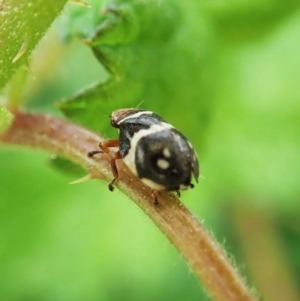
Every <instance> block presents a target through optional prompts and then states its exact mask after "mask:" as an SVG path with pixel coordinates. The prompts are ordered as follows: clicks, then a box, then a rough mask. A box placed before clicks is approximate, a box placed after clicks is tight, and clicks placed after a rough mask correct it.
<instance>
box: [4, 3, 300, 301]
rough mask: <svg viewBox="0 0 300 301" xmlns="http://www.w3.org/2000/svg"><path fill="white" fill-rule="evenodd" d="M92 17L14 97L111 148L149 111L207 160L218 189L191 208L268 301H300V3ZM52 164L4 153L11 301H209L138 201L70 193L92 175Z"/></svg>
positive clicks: (74, 23) (109, 6)
mask: <svg viewBox="0 0 300 301" xmlns="http://www.w3.org/2000/svg"><path fill="white" fill-rule="evenodd" d="M88 2H89V4H90V5H91V6H92V8H91V9H88V8H85V7H83V6H71V4H68V6H67V7H65V9H64V15H63V16H62V18H61V19H60V20H59V22H58V23H57V24H56V26H55V28H53V30H52V32H51V33H49V36H48V40H45V41H43V44H42V45H40V50H37V51H36V53H35V55H34V56H33V58H34V60H33V63H32V65H31V73H32V75H33V76H34V77H35V78H36V79H35V80H33V79H32V76H29V78H28V79H27V81H26V86H25V89H24V91H16V90H13V91H10V92H9V95H14V94H12V92H15V93H18V92H19V94H18V97H21V98H22V99H23V101H24V104H26V106H27V108H28V109H31V110H43V111H45V112H52V113H55V114H60V113H59V112H58V110H55V106H53V104H54V103H55V104H57V103H58V102H59V101H60V102H59V105H58V106H59V107H60V108H61V109H62V111H63V112H64V113H66V115H67V116H69V117H70V118H71V119H73V120H74V121H76V122H79V123H81V124H84V125H85V126H87V127H89V128H91V129H94V130H98V131H100V132H101V133H103V134H104V135H106V136H107V137H112V135H116V133H115V131H114V129H111V128H110V126H109V117H108V116H109V115H110V113H111V111H112V110H114V109H117V108H121V107H126V106H133V107H134V106H136V105H137V104H139V103H140V102H141V101H142V100H143V101H144V102H143V103H142V105H141V106H142V107H143V108H145V109H150V110H153V111H155V112H157V113H158V114H160V115H162V116H163V117H164V118H165V119H166V120H168V121H169V122H171V123H172V124H174V125H175V126H176V127H178V128H179V129H180V130H182V131H183V132H184V133H185V134H186V135H187V136H188V137H189V138H190V140H191V141H192V142H193V144H195V146H196V149H197V150H198V152H199V157H200V165H201V174H202V176H203V178H202V179H201V180H200V183H199V185H197V186H196V187H195V189H193V190H192V191H187V192H184V193H183V194H182V200H183V201H184V202H185V203H186V204H187V205H188V207H190V208H191V210H192V211H193V212H194V213H195V215H197V216H198V217H199V218H200V219H204V220H205V224H206V225H207V226H208V228H209V229H212V231H213V232H214V233H215V236H216V237H218V239H219V241H223V240H224V238H225V239H226V246H228V248H229V249H230V254H231V253H232V254H233V256H235V258H236V261H237V265H238V266H243V267H245V268H244V270H243V271H244V272H245V273H246V274H247V275H248V277H249V279H250V280H249V282H250V283H253V285H254V286H255V287H257V288H258V290H259V291H260V292H261V294H262V299H266V300H272V301H277V300H278V301H279V300H289V301H296V300H299V299H300V297H299V287H300V283H299V279H300V256H299V254H300V250H299V248H300V246H299V237H300V223H299V220H300V216H299V212H300V210H299V206H300V204H299V193H300V191H299V190H300V188H299V187H300V185H299V183H300V176H299V172H300V159H299V158H300V157H299V153H300V139H299V136H300V85H299V78H300V53H299V49H300V39H299V37H300V2H299V1H296V0H294V1H292V0H290V1H286V2H282V1H279V0H269V1H257V0H252V1H251V0H248V1H242V2H237V1H196V0H188V1H175V0H174V1H172V0H164V1H114V2H111V1H110V2H105V3H102V1H97V0H94V1H88ZM0 26H1V25H0ZM57 35H59V36H60V37H61V38H62V39H63V41H64V43H65V44H64V45H62V44H61V43H60V42H58V41H57V38H56V36H57ZM80 39H83V40H84V41H85V43H80V42H79V41H78V40H80ZM45 58H47V59H45ZM21 78H22V76H21ZM16 81H17V82H18V80H16ZM74 95H75V96H74ZM12 98H14V97H12ZM62 99H64V101H62V102H61V100H62ZM0 120H1V119H0ZM47 161H48V160H46V159H45V156H43V155H40V154H38V155H36V154H32V153H29V152H16V151H11V150H9V149H7V148H5V149H4V150H3V151H2V152H1V156H0V166H1V170H0V183H1V185H0V220H1V226H0V266H1V272H0V279H1V281H0V283H2V284H1V285H2V287H0V299H3V300H12V301H15V300H22V299H29V300H35V299H36V300H50V299H51V300H53V299H55V300H64V301H65V300H72V301H74V300H83V299H88V300H99V299H102V300H119V299H120V298H122V299H127V300H141V299H142V300H157V299H168V298H169V299H172V300H183V299H184V300H195V299H199V300H200V299H201V300H205V297H203V298H202V291H201V287H200V285H199V284H198V283H197V281H196V279H195V277H194V276H193V275H192V274H191V273H190V272H189V271H188V269H187V268H186V267H185V265H184V263H183V261H182V260H181V259H180V256H179V255H178V254H176V253H175V252H174V251H173V250H172V248H171V247H170V246H169V244H168V243H166V242H165V240H164V238H163V237H161V236H160V234H159V233H158V231H157V230H156V229H154V227H153V226H152V225H151V223H148V222H147V219H146V218H145V217H144V216H143V215H142V213H141V212H140V211H139V210H136V208H135V207H134V206H133V205H132V204H131V203H130V202H127V201H125V202H124V196H122V195H121V194H119V193H118V192H117V191H116V192H114V193H110V192H108V191H107V187H106V184H105V183H100V182H96V181H95V182H89V183H84V184H80V185H72V186H69V185H67V183H68V182H70V181H72V180H75V179H76V178H78V177H80V176H79V175H78V174H76V175H75V174H74V176H68V177H66V176H65V175H63V174H60V173H56V172H55V171H54V169H50V168H49V167H48V166H49V165H47V164H45V165H44V164H43V163H44V162H47ZM58 165H59V166H60V167H62V164H60V163H58ZM83 175H84V174H82V176H83ZM269 283H272V286H271V289H270V285H269Z"/></svg>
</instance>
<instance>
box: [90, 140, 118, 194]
mask: <svg viewBox="0 0 300 301" xmlns="http://www.w3.org/2000/svg"><path fill="white" fill-rule="evenodd" d="M110 147H119V140H104V141H101V142H100V143H99V148H100V150H94V151H91V152H88V156H89V157H93V156H94V155H96V154H111V152H110V149H109V148H110ZM120 158H121V155H120V152H119V151H117V152H116V153H114V154H113V157H112V159H111V160H110V167H111V171H112V173H113V176H114V178H113V180H112V181H111V182H110V183H109V184H108V189H109V190H110V191H113V190H114V188H115V187H114V185H115V183H116V182H117V180H118V179H119V172H118V168H117V165H116V160H118V159H120Z"/></svg>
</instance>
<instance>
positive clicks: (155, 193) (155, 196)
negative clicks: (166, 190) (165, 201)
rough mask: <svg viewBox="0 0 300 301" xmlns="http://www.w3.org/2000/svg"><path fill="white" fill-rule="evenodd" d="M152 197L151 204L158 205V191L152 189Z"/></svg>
mask: <svg viewBox="0 0 300 301" xmlns="http://www.w3.org/2000/svg"><path fill="white" fill-rule="evenodd" d="M151 194H152V197H153V204H154V205H155V206H157V205H159V203H158V195H159V191H157V190H154V189H152V193H151Z"/></svg>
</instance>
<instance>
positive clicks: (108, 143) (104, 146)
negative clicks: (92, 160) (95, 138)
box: [99, 140, 119, 154]
mask: <svg viewBox="0 0 300 301" xmlns="http://www.w3.org/2000/svg"><path fill="white" fill-rule="evenodd" d="M110 147H119V140H104V141H101V142H100V143H99V148H100V149H101V151H102V152H103V153H106V154H109V153H110V150H109V148H110Z"/></svg>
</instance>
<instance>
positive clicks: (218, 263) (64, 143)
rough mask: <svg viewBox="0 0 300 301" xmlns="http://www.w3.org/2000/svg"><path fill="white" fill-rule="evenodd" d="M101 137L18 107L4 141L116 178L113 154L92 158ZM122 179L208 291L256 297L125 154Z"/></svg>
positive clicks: (219, 296)
mask: <svg viewBox="0 0 300 301" xmlns="http://www.w3.org/2000/svg"><path fill="white" fill-rule="evenodd" d="M102 140H103V138H102V137H100V136H99V135H97V134H95V133H93V132H91V131H88V130H86V129H84V128H82V127H80V126H77V125H75V124H72V123H69V122H67V121H64V120H60V119H58V118H55V117H50V116H46V115H42V114H27V113H20V112H17V113H15V119H14V122H13V124H12V126H11V127H10V129H9V130H8V131H7V132H6V133H5V134H4V135H2V136H1V137H0V141H2V142H5V143H9V144H16V145H20V146H30V147H33V148H40V149H43V150H45V151H48V152H52V153H55V154H57V155H60V156H64V157H66V158H68V159H70V160H72V161H73V162H76V163H78V164H80V165H81V166H83V167H84V168H86V169H87V170H88V171H89V173H90V175H91V176H92V177H94V178H102V179H104V180H106V181H108V182H109V181H110V180H111V179H112V173H111V169H110V156H109V155H107V154H100V155H99V156H95V157H94V158H89V157H88V156H87V153H88V152H89V151H91V150H95V149H97V148H98V144H99V142H100V141H102ZM117 165H118V170H119V173H120V180H119V181H118V182H117V184H116V186H117V187H118V188H119V189H120V190H121V191H123V192H124V193H125V194H126V195H127V196H128V197H130V198H131V199H132V200H133V201H134V202H135V203H136V204H137V205H138V206H139V207H140V208H141V209H142V210H143V211H144V212H145V213H146V214H147V215H148V216H149V217H150V218H151V219H152V220H153V222H154V223H155V224H156V225H157V226H158V227H159V228H160V230H161V231H162V232H163V233H164V234H165V235H166V237H167V238H168V239H169V240H170V242H171V243H172V244H173V245H174V246H175V247H176V248H177V250H178V251H179V252H180V253H181V254H182V255H183V257H184V258H185V259H186V260H187V262H188V264H189V265H190V266H191V267H192V269H193V270H194V272H195V273H196V275H197V276H198V277H199V279H200V280H201V282H202V283H203V285H204V287H205V288H206V290H207V292H208V294H209V295H210V296H211V297H212V299H213V300H216V301H254V300H257V299H255V297H253V296H252V294H251V292H250V291H249V289H248V288H247V286H246V285H245V282H244V280H243V279H242V278H241V276H240V275H239V274H238V273H237V270H236V269H235V268H234V267H233V266H232V264H231V262H230V261H229V260H228V258H227V257H226V254H225V253H224V251H223V250H222V249H221V247H220V246H219V244H218V243H217V242H216V241H214V239H213V238H212V236H211V235H210V234H209V233H208V232H207V231H206V230H205V229H204V227H203V226H202V224H201V223H200V222H199V221H197V220H196V218H195V217H194V216H193V215H192V214H191V213H190V212H189V211H188V210H187V208H186V207H185V206H184V205H183V204H182V203H181V202H180V201H179V200H178V199H177V198H176V197H175V196H174V195H173V194H170V193H167V192H162V193H160V194H159V198H158V202H159V204H158V205H155V204H154V203H153V196H152V193H151V189H150V188H149V187H147V186H145V185H144V184H142V183H141V182H140V181H139V180H138V179H137V178H136V177H135V176H133V175H132V174H131V173H130V171H129V170H128V169H127V168H126V166H125V165H124V164H123V163H122V160H119V161H118V162H117Z"/></svg>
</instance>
